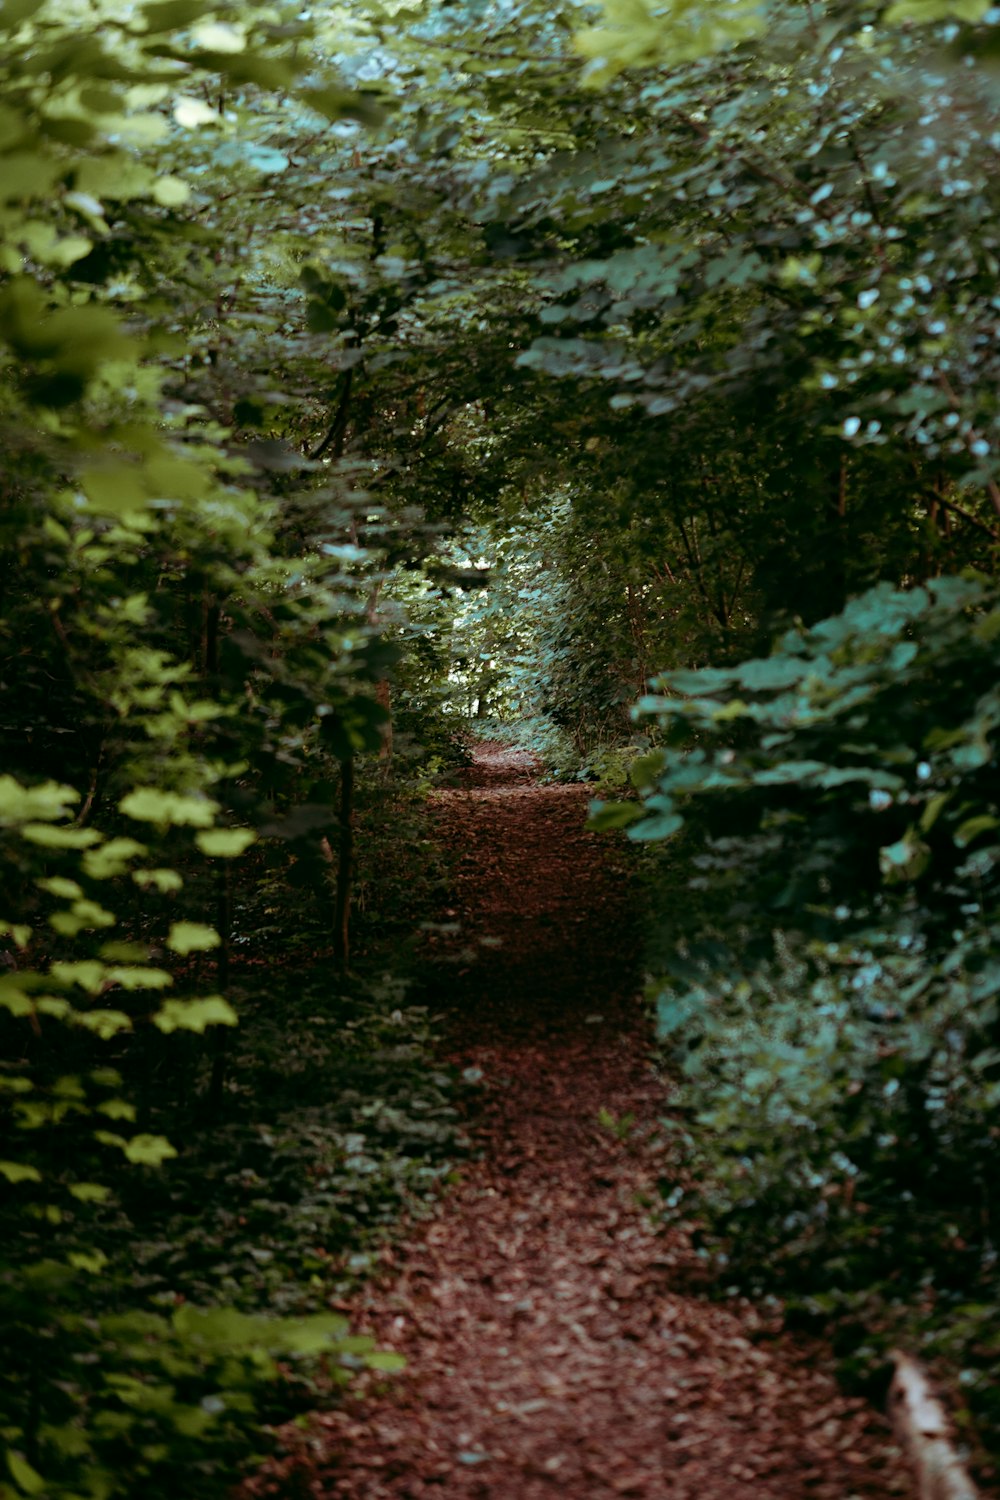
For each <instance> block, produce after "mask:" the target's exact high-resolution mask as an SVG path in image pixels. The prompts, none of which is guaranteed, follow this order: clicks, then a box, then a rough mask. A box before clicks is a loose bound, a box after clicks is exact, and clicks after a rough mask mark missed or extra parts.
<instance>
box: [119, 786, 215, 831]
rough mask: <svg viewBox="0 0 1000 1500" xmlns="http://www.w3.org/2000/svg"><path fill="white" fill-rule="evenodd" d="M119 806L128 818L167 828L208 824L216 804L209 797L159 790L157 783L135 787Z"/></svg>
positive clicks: (207, 825) (208, 826) (210, 824)
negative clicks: (153, 785)
mask: <svg viewBox="0 0 1000 1500" xmlns="http://www.w3.org/2000/svg"><path fill="white" fill-rule="evenodd" d="M118 807H119V809H120V810H121V811H122V812H123V813H125V814H126V815H127V816H128V817H130V818H135V819H136V821H137V822H141V823H158V824H159V825H160V826H161V827H164V828H167V827H170V826H172V825H180V826H187V827H192V828H211V826H212V822H213V819H214V818H215V814H216V813H217V812H218V811H219V804H218V803H217V802H213V801H212V799H211V798H210V797H193V796H185V795H182V794H180V793H177V792H162V791H160V790H159V789H158V788H157V787H151V786H147V787H137V788H136V790H135V791H134V792H129V793H128V795H127V796H125V797H123V798H122V799H121V801H120V802H119V804H118Z"/></svg>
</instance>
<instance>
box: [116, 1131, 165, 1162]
mask: <svg viewBox="0 0 1000 1500" xmlns="http://www.w3.org/2000/svg"><path fill="white" fill-rule="evenodd" d="M124 1150H125V1155H126V1156H127V1157H128V1159H129V1161H131V1162H135V1163H136V1164H137V1165H139V1166H143V1167H158V1166H159V1165H160V1164H161V1162H165V1161H169V1160H170V1158H171V1157H172V1156H176V1155H177V1152H176V1151H175V1149H174V1147H173V1146H171V1144H170V1142H169V1141H168V1140H167V1138H166V1136H163V1135H134V1136H133V1137H132V1139H131V1140H130V1141H127V1142H125V1143H124Z"/></svg>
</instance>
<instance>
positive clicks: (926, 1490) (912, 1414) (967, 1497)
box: [889, 1349, 979, 1500]
mask: <svg viewBox="0 0 1000 1500" xmlns="http://www.w3.org/2000/svg"><path fill="white" fill-rule="evenodd" d="M892 1359H893V1362H894V1364H895V1366H896V1373H895V1375H894V1376H893V1378H892V1384H891V1385H890V1387H889V1415H890V1417H891V1419H892V1425H893V1427H894V1428H895V1431H896V1436H897V1438H898V1439H899V1442H900V1444H901V1445H902V1447H903V1448H904V1449H905V1451H906V1455H907V1457H908V1458H909V1460H910V1463H911V1464H912V1466H913V1469H914V1472H915V1474H916V1479H917V1493H918V1495H919V1497H920V1500H978V1493H979V1492H978V1491H977V1489H976V1487H975V1485H974V1484H973V1483H972V1480H971V1479H970V1478H969V1476H968V1474H967V1473H966V1471H965V1467H964V1465H963V1464H962V1461H961V1459H960V1458H959V1456H958V1454H957V1453H956V1451H955V1448H954V1445H953V1444H952V1440H951V1429H950V1425H949V1422H948V1418H947V1417H946V1416H945V1412H944V1408H943V1406H942V1405H941V1403H940V1401H938V1399H937V1397H936V1396H935V1395H934V1394H933V1392H932V1390H931V1387H930V1383H929V1381H928V1379H927V1376H926V1374H925V1372H924V1370H923V1368H922V1367H921V1366H920V1365H919V1364H918V1363H917V1361H916V1360H915V1359H913V1358H911V1356H910V1355H908V1354H902V1353H901V1352H900V1351H899V1350H898V1349H897V1350H895V1351H894V1352H893V1355H892Z"/></svg>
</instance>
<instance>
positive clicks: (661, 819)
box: [628, 813, 684, 843]
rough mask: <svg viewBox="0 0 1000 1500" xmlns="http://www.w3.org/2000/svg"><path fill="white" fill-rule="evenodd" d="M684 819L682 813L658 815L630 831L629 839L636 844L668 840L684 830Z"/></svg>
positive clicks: (644, 820) (645, 819)
mask: <svg viewBox="0 0 1000 1500" xmlns="http://www.w3.org/2000/svg"><path fill="white" fill-rule="evenodd" d="M683 826H684V819H683V818H682V817H681V815H680V813H657V814H656V816H655V817H652V818H648V817H647V818H644V819H643V821H642V822H641V823H637V824H636V825H635V826H634V827H633V828H630V829H629V831H628V837H629V838H630V839H634V840H635V841H636V843H654V842H656V841H658V840H659V839H668V838H669V837H670V835H671V834H672V833H676V832H677V830H678V829H679V828H683Z"/></svg>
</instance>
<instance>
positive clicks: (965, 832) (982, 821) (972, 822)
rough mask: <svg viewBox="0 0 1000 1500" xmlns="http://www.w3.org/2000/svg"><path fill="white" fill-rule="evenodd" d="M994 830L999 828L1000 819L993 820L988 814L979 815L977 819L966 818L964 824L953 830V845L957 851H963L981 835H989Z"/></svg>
mask: <svg viewBox="0 0 1000 1500" xmlns="http://www.w3.org/2000/svg"><path fill="white" fill-rule="evenodd" d="M994 828H1000V818H994V817H993V816H992V815H991V814H990V813H980V814H979V816H978V817H975V818H966V820H965V822H964V823H961V824H959V826H958V828H956V830H955V843H956V844H957V845H958V847H959V849H964V848H965V847H966V845H967V844H971V843H972V841H973V839H976V838H978V837H979V835H980V834H981V833H989V832H990V831H991V829H994Z"/></svg>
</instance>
